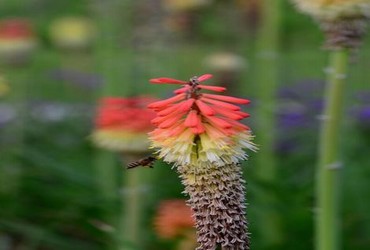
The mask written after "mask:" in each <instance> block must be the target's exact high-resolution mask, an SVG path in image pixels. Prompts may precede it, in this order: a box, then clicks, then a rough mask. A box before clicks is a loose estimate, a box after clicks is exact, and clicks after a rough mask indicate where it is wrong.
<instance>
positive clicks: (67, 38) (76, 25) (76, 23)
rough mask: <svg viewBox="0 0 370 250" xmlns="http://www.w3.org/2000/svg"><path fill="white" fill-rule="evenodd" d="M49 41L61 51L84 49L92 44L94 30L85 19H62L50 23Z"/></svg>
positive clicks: (91, 24) (91, 23)
mask: <svg viewBox="0 0 370 250" xmlns="http://www.w3.org/2000/svg"><path fill="white" fill-rule="evenodd" d="M49 35H50V40H51V41H52V43H53V44H55V45H56V46H57V47H59V48H62V49H72V50H75V49H86V48H88V47H89V46H90V45H91V43H92V42H93V40H94V38H95V35H96V30H95V26H94V24H93V22H92V21H91V20H90V19H88V18H85V17H63V18H59V19H57V20H55V21H54V22H52V23H51V25H50V28H49Z"/></svg>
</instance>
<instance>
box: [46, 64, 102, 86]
mask: <svg viewBox="0 0 370 250" xmlns="http://www.w3.org/2000/svg"><path fill="white" fill-rule="evenodd" d="M50 77H51V78H52V79H53V80H56V81H65V82H67V83H72V84H74V85H76V86H79V87H82V88H86V89H96V88H98V87H100V86H101V85H102V84H103V79H102V77H101V76H99V75H97V74H91V73H86V72H81V71H77V70H72V69H55V70H52V71H51V72H50Z"/></svg>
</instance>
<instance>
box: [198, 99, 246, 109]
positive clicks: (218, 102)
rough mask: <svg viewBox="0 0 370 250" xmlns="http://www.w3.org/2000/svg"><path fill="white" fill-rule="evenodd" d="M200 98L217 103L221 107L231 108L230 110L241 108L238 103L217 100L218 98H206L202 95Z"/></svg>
mask: <svg viewBox="0 0 370 250" xmlns="http://www.w3.org/2000/svg"><path fill="white" fill-rule="evenodd" d="M200 100H202V101H204V102H207V103H210V104H213V105H216V106H219V107H223V108H226V109H230V110H234V111H239V110H240V107H238V106H236V105H233V104H230V103H227V102H222V101H216V100H213V99H208V98H205V97H201V98H200Z"/></svg>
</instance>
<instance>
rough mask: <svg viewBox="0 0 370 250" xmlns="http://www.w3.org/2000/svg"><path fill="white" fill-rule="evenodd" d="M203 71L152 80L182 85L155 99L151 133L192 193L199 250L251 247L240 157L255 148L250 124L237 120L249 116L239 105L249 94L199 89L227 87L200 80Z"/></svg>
mask: <svg viewBox="0 0 370 250" xmlns="http://www.w3.org/2000/svg"><path fill="white" fill-rule="evenodd" d="M211 77H212V75H210V74H205V75H202V76H200V77H193V78H191V79H190V80H189V81H180V80H175V79H171V78H157V79H152V80H150V82H151V83H159V84H161V83H169V84H179V85H183V86H182V87H181V88H180V89H177V90H175V91H174V93H175V96H174V97H171V98H168V99H166V100H163V101H159V102H154V103H151V104H150V105H149V106H148V107H149V108H151V109H153V110H154V111H155V112H156V113H157V117H156V118H155V119H153V120H152V122H153V123H154V124H155V125H156V127H157V128H156V129H155V130H154V131H153V132H151V133H150V139H151V140H152V146H153V147H154V148H157V149H158V151H157V153H158V155H159V158H162V159H163V160H164V161H166V162H168V163H171V164H174V167H176V168H177V171H178V172H179V174H180V177H181V179H182V183H183V184H184V186H185V193H186V194H188V195H189V196H190V199H189V200H188V204H189V205H190V206H191V208H192V211H193V215H194V218H195V221H196V228H197V238H198V239H197V240H198V244H199V246H198V248H197V249H198V250H213V249H216V248H217V246H222V248H223V249H249V237H248V232H247V221H246V216H245V198H244V196H245V189H244V184H245V183H244V180H243V179H242V172H241V168H240V161H241V160H245V159H246V158H247V155H246V153H245V152H244V150H243V149H244V148H248V149H250V150H256V147H255V145H254V144H253V143H252V142H251V141H252V139H253V136H252V134H251V131H250V129H249V128H248V127H247V126H246V125H244V124H242V123H240V122H239V121H240V120H242V119H244V118H246V117H248V116H249V115H248V114H247V113H244V112H242V111H241V109H240V107H239V106H238V105H237V104H248V103H249V101H248V100H246V99H241V98H235V97H229V96H223V95H216V94H209V93H201V91H202V90H210V91H215V92H223V91H225V90H226V89H225V88H223V87H218V86H207V85H203V84H200V83H201V82H203V81H206V80H208V79H210V78H211Z"/></svg>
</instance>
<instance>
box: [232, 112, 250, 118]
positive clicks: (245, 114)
mask: <svg viewBox="0 0 370 250" xmlns="http://www.w3.org/2000/svg"><path fill="white" fill-rule="evenodd" d="M235 114H237V115H240V116H242V117H243V118H248V117H250V114H248V113H244V112H241V111H236V112H235Z"/></svg>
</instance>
